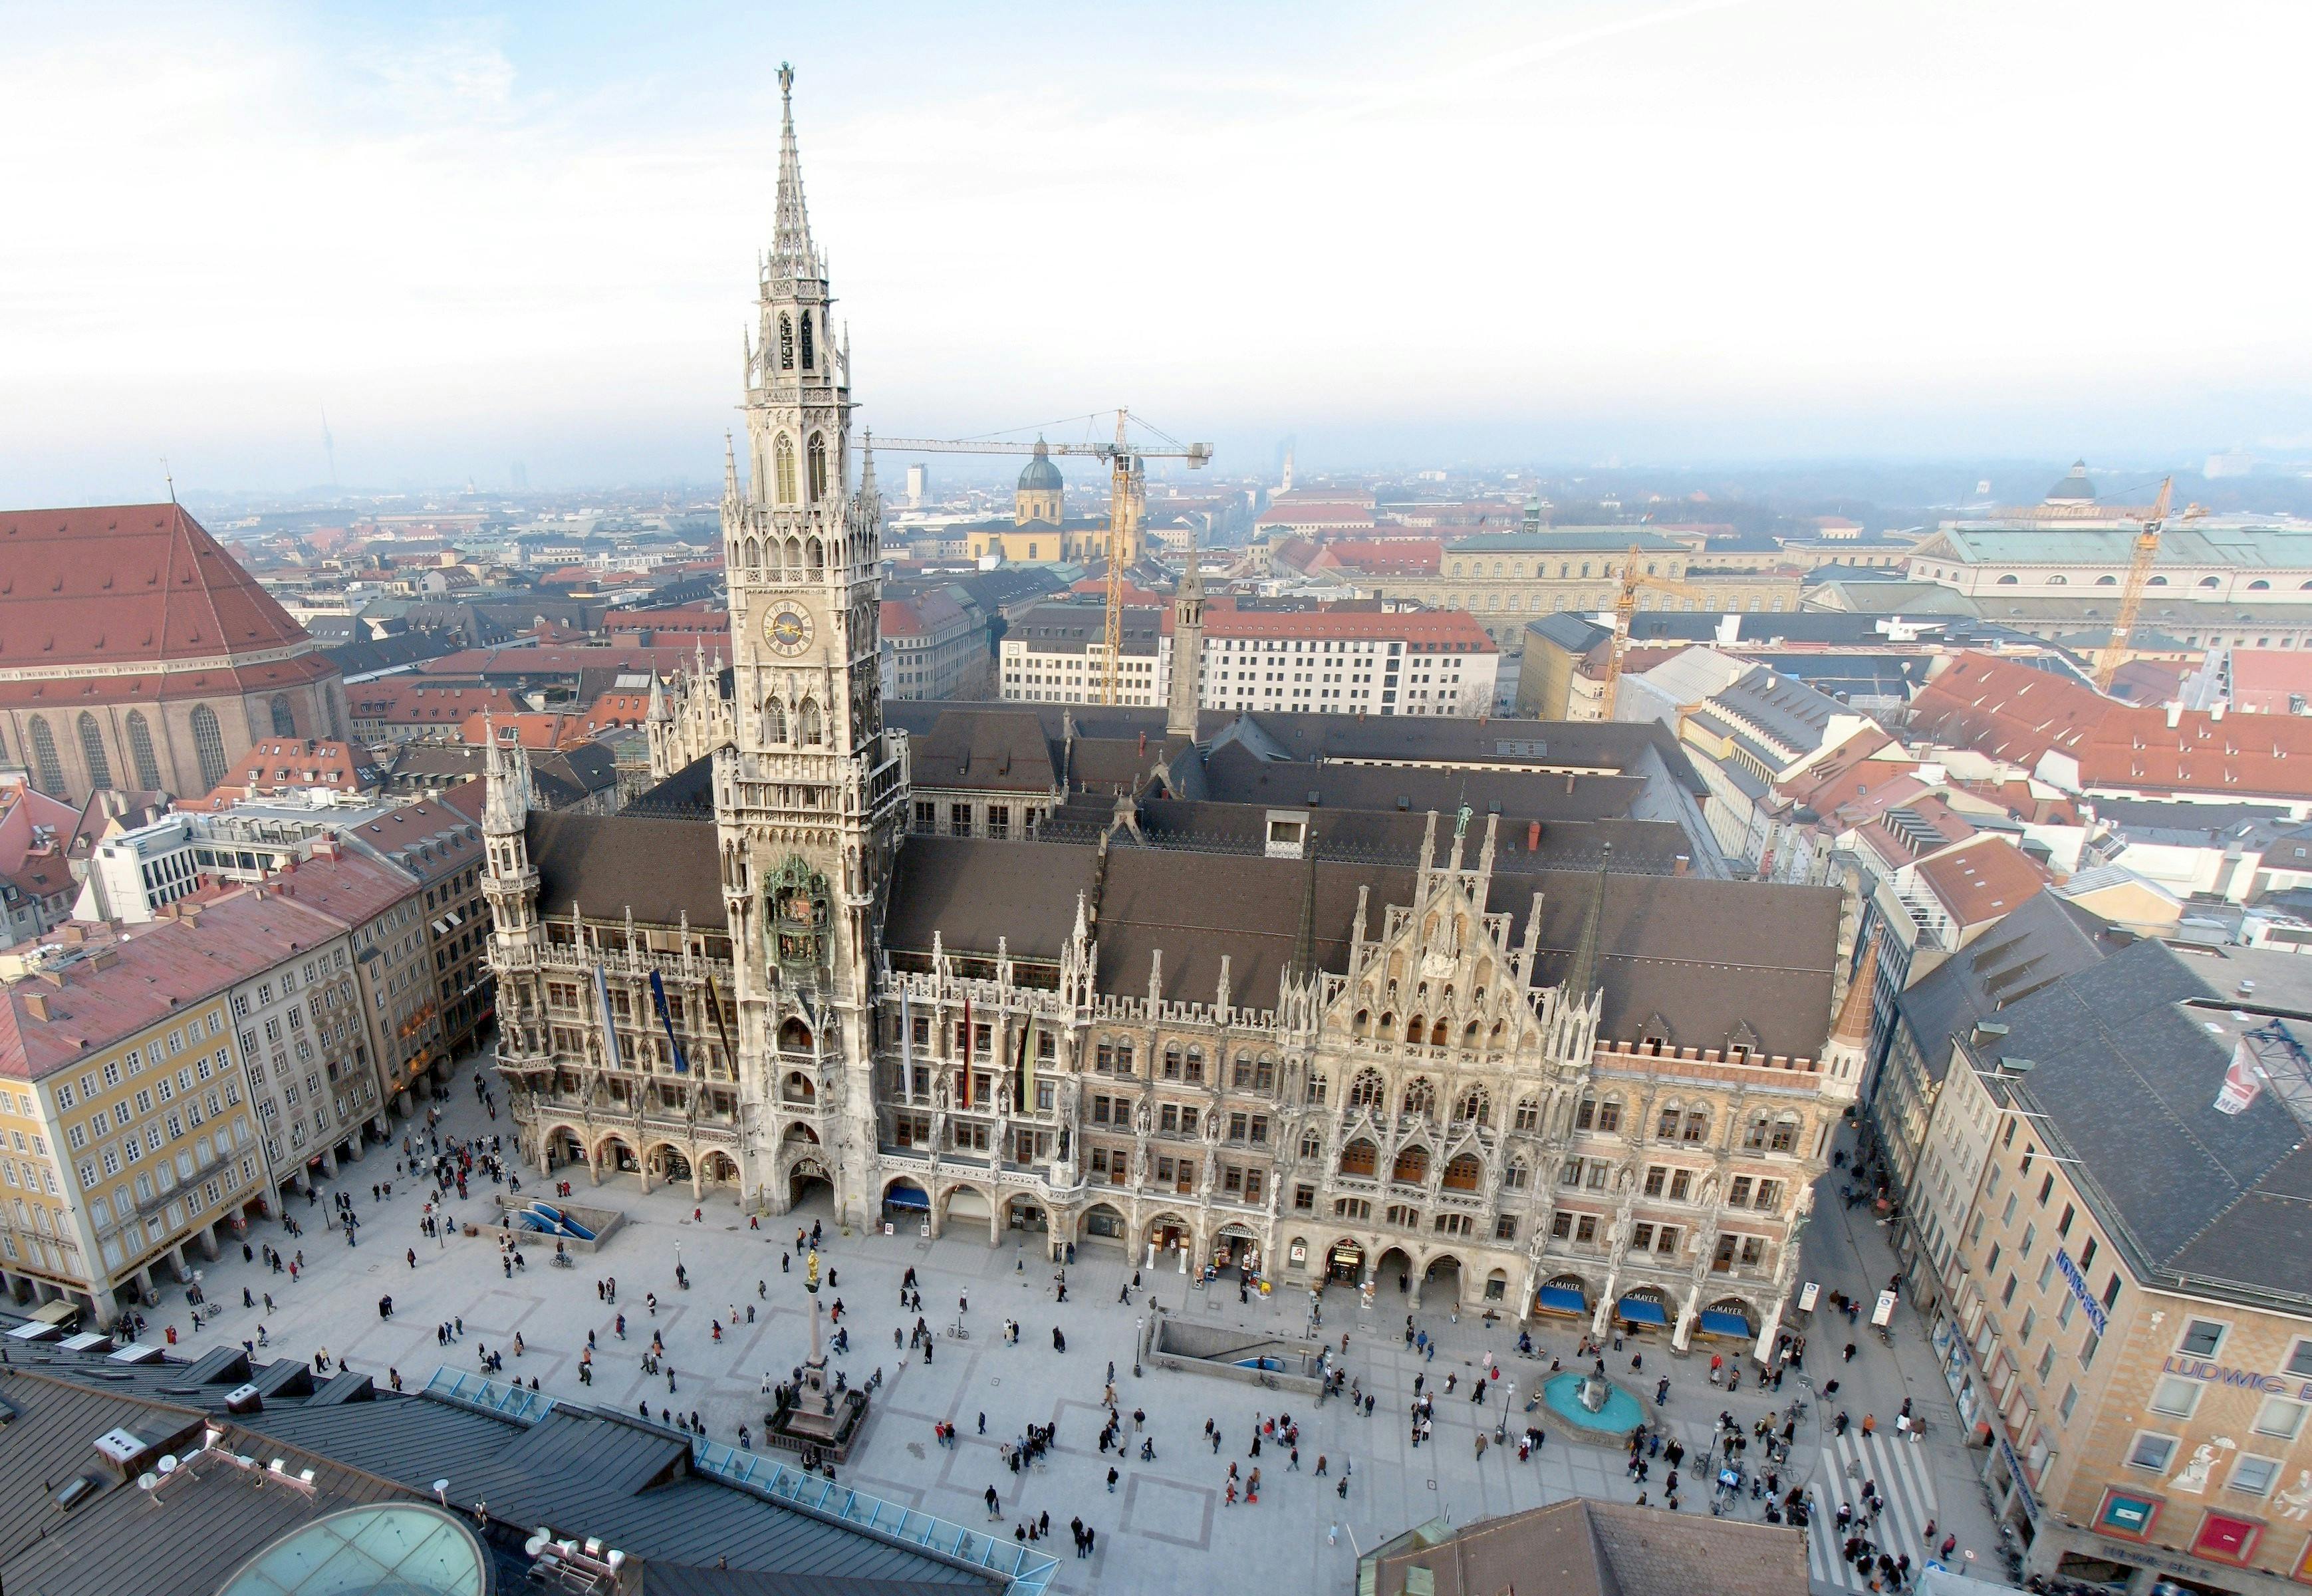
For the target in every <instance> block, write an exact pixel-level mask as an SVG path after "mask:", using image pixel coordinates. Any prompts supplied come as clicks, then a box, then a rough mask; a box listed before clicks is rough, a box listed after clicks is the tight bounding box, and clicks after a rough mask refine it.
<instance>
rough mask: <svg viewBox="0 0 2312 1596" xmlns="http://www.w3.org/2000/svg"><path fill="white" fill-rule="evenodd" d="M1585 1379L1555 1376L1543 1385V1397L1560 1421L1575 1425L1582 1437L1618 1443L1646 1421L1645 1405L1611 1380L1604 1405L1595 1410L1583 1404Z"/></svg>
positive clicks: (1578, 1434)
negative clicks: (1582, 1389) (1593, 1411)
mask: <svg viewBox="0 0 2312 1596" xmlns="http://www.w3.org/2000/svg"><path fill="white" fill-rule="evenodd" d="M1585 1378H1588V1377H1587V1376H1584V1375H1581V1374H1575V1373H1565V1374H1556V1375H1552V1376H1551V1377H1550V1379H1549V1380H1548V1381H1546V1382H1545V1383H1544V1384H1543V1386H1542V1388H1541V1399H1542V1400H1543V1401H1544V1402H1546V1403H1547V1404H1548V1405H1549V1410H1550V1411H1551V1412H1552V1413H1554V1414H1555V1415H1556V1416H1558V1418H1559V1420H1560V1421H1562V1422H1563V1423H1564V1424H1566V1425H1571V1426H1572V1429H1573V1430H1574V1432H1575V1434H1576V1436H1577V1438H1578V1439H1581V1440H1585V1441H1616V1442H1618V1441H1622V1440H1625V1439H1626V1438H1627V1437H1628V1435H1629V1434H1630V1432H1631V1431H1632V1430H1634V1429H1636V1428H1637V1427H1638V1426H1639V1425H1642V1424H1643V1423H1645V1422H1646V1409H1645V1405H1644V1404H1643V1403H1642V1402H1640V1401H1639V1400H1638V1399H1636V1398H1635V1397H1633V1396H1632V1395H1630V1393H1629V1392H1627V1391H1625V1390H1623V1389H1622V1388H1621V1387H1620V1386H1618V1385H1616V1384H1614V1382H1613V1381H1610V1380H1609V1381H1607V1382H1606V1383H1607V1387H1608V1388H1609V1389H1608V1390H1607V1397H1606V1405H1605V1406H1604V1407H1601V1408H1599V1409H1598V1411H1597V1412H1595V1413H1592V1412H1590V1411H1589V1409H1588V1408H1587V1407H1583V1406H1581V1382H1582V1381H1583V1380H1584V1379H1585Z"/></svg>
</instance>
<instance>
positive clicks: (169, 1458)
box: [161, 1451, 177, 1474]
mask: <svg viewBox="0 0 2312 1596" xmlns="http://www.w3.org/2000/svg"><path fill="white" fill-rule="evenodd" d="M176 1471H177V1454H176V1453H175V1452H172V1451H170V1452H162V1454H161V1472H162V1473H163V1474H174V1473H175V1472H176Z"/></svg>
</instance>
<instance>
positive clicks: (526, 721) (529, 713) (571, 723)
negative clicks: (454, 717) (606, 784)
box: [458, 710, 593, 750]
mask: <svg viewBox="0 0 2312 1596" xmlns="http://www.w3.org/2000/svg"><path fill="white" fill-rule="evenodd" d="M458 734H459V737H460V740H461V741H464V742H465V743H466V744H467V745H468V746H469V747H472V748H487V747H488V746H489V745H490V744H491V743H492V742H493V741H495V742H519V743H521V746H522V747H524V748H527V749H536V750H544V749H556V748H575V747H576V746H577V745H578V744H580V743H582V742H587V741H592V737H593V731H592V728H591V727H590V726H582V725H581V724H580V723H579V717H578V716H577V715H549V714H547V713H546V712H544V711H542V710H526V711H524V712H522V713H521V714H518V715H468V716H467V717H466V719H465V723H464V724H463V725H462V726H460V728H459V733H458Z"/></svg>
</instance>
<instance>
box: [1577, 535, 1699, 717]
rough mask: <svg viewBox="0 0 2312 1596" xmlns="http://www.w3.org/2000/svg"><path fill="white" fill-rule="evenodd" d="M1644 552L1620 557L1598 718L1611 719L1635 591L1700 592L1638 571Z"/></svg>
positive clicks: (1635, 548) (1627, 644)
mask: <svg viewBox="0 0 2312 1596" xmlns="http://www.w3.org/2000/svg"><path fill="white" fill-rule="evenodd" d="M1645 557H1646V551H1645V550H1644V549H1642V548H1639V547H1638V546H1637V545H1636V544H1634V543H1633V544H1631V545H1630V552H1629V553H1628V554H1626V555H1625V556H1623V557H1622V591H1621V592H1619V593H1618V594H1616V596H1615V599H1614V638H1613V642H1612V643H1611V645H1609V646H1608V647H1607V651H1606V685H1605V687H1604V688H1603V689H1602V690H1601V691H1600V692H1599V694H1598V719H1599V720H1601V721H1610V720H1612V719H1613V718H1614V698H1615V695H1616V693H1617V692H1618V691H1619V690H1620V688H1621V686H1622V656H1623V655H1624V654H1625V653H1629V652H1630V618H1631V617H1632V616H1633V615H1635V614H1636V613H1637V612H1638V590H1639V589H1640V588H1646V589H1649V590H1651V591H1652V592H1663V593H1678V594H1682V595H1684V596H1685V597H1686V598H1689V599H1696V598H1700V597H1701V596H1702V590H1701V589H1700V588H1697V587H1689V586H1687V585H1686V583H1683V582H1673V581H1671V580H1670V579H1669V578H1668V577H1666V576H1651V575H1648V574H1646V573H1645V572H1644V571H1643V570H1642V569H1640V568H1639V564H1638V562H1639V561H1641V560H1642V559H1644V558H1645Z"/></svg>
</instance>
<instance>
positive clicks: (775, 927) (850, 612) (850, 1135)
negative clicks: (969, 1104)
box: [714, 66, 907, 1221]
mask: <svg viewBox="0 0 2312 1596" xmlns="http://www.w3.org/2000/svg"><path fill="white" fill-rule="evenodd" d="M779 89H780V93H781V97H782V100H783V101H784V105H783V109H782V117H781V124H780V129H779V179H778V199H777V206H776V212H775V217H774V224H773V236H772V247H771V252H770V255H769V256H768V258H767V259H765V260H764V261H763V262H762V264H761V267H760V270H759V273H758V322H757V326H756V328H755V329H754V330H753V332H752V334H751V335H750V337H749V339H748V340H747V351H746V404H745V409H746V416H747V461H748V472H747V480H746V483H745V485H744V487H741V485H740V478H739V466H738V459H737V455H736V452H735V451H734V450H726V452H725V460H724V469H723V488H722V551H723V560H724V566H725V570H726V572H727V573H728V580H729V585H730V593H731V653H732V669H731V707H732V730H733V733H734V738H733V741H732V743H731V746H729V747H726V748H724V749H722V750H720V751H719V752H717V753H716V755H715V756H714V809H715V817H716V825H717V829H718V831H719V833H720V843H721V848H722V891H723V899H724V907H725V908H726V910H727V912H728V915H729V920H730V932H731V956H732V958H733V960H734V961H735V964H736V969H735V970H734V971H733V978H732V986H733V987H734V989H735V995H736V998H737V1002H738V1008H739V1025H738V1048H739V1053H740V1067H741V1080H742V1092H743V1095H744V1098H745V1100H746V1101H747V1103H748V1106H749V1110H750V1111H749V1115H748V1118H747V1122H746V1123H747V1132H746V1135H745V1136H744V1148H745V1153H746V1156H745V1158H744V1159H743V1160H742V1180H743V1184H744V1187H745V1189H746V1190H747V1192H748V1194H749V1197H752V1198H755V1199H757V1200H759V1201H760V1202H762V1203H763V1204H764V1205H765V1206H767V1207H769V1208H771V1209H772V1210H774V1211H780V1210H784V1208H785V1207H786V1206H788V1204H789V1202H790V1201H791V1200H792V1197H793V1192H794V1189H795V1188H796V1187H797V1186H799V1185H800V1184H801V1182H802V1181H803V1180H805V1179H810V1178H814V1177H816V1178H821V1179H827V1180H828V1181H829V1182H830V1183H831V1184H832V1185H833V1186H834V1188H835V1191H836V1204H837V1209H838V1212H840V1213H843V1214H845V1215H849V1216H852V1217H855V1218H858V1219H860V1220H862V1221H863V1220H864V1218H865V1216H866V1215H867V1212H868V1210H869V1208H870V1207H871V1206H872V1205H873V1200H874V1195H875V1194H874V1191H873V1171H874V1161H875V1142H876V1137H875V1119H874V1105H873V1100H872V1095H871V1085H872V1074H871V1064H872V1055H873V1048H872V1044H873V1022H874V1010H873V1002H872V999H873V970H872V960H873V956H874V948H875V945H876V943H877V940H878V935H877V934H878V928H879V926H880V920H881V914H882V908H883V895H884V891H885V887H886V883H887V882H888V881H889V874H890V863H891V855H892V853H893V851H894V849H895V848H896V847H897V846H898V836H899V827H900V824H901V820H902V818H903V817H904V815H905V814H906V798H907V778H906V749H905V746H904V740H903V739H899V738H895V737H887V736H886V735H885V733H884V731H883V715H882V704H881V697H880V685H879V683H880V675H879V664H878V652H879V646H880V636H879V627H878V619H879V606H880V594H879V586H880V583H879V580H878V574H877V561H878V558H879V548H878V545H879V542H880V530H881V525H882V513H883V511H882V500H881V498H880V495H878V494H877V493H876V491H875V465H874V457H873V453H872V450H871V448H869V449H866V450H863V451H862V455H861V462H860V470H859V486H858V488H857V490H856V491H853V490H852V488H851V487H850V472H851V452H850V422H851V360H850V349H849V346H848V345H849V340H848V339H847V338H845V340H844V342H843V343H842V344H841V345H838V344H837V343H836V338H835V337H834V329H833V327H832V324H831V323H830V322H829V320H828V308H829V306H830V305H831V304H832V303H833V300H832V298H831V297H830V296H829V294H828V285H827V261H826V258H825V257H824V256H822V255H821V254H819V252H818V251H817V250H815V249H814V248H813V246H812V244H811V240H810V218H809V217H808V215H806V214H805V212H804V209H803V193H802V168H801V161H800V160H799V158H798V157H797V154H796V152H795V135H794V112H793V90H794V73H793V69H792V68H790V67H787V66H781V67H780V69H779Z"/></svg>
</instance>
